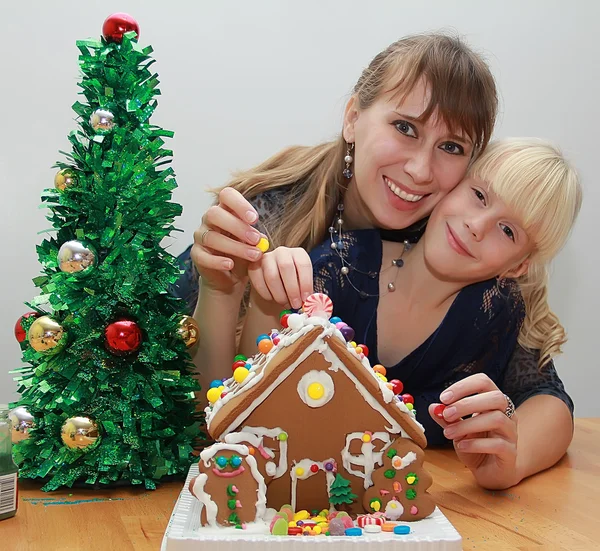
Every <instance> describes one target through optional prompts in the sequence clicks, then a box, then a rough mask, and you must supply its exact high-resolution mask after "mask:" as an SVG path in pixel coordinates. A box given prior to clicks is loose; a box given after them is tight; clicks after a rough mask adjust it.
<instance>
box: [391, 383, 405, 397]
mask: <svg viewBox="0 0 600 551" xmlns="http://www.w3.org/2000/svg"><path fill="white" fill-rule="evenodd" d="M390 384H391V385H392V388H393V391H394V394H402V391H403V390H404V385H403V384H402V381H399V380H398V379H392V380H391V381H390Z"/></svg>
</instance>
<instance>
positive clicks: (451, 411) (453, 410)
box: [444, 406, 456, 419]
mask: <svg viewBox="0 0 600 551" xmlns="http://www.w3.org/2000/svg"><path fill="white" fill-rule="evenodd" d="M455 413H456V408H455V407H454V406H452V407H449V408H446V409H445V410H444V418H445V419H452V417H454V415H455Z"/></svg>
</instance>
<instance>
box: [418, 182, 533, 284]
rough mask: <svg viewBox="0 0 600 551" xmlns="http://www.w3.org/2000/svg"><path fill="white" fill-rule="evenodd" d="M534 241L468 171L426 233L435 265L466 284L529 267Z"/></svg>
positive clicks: (448, 277)
mask: <svg viewBox="0 0 600 551" xmlns="http://www.w3.org/2000/svg"><path fill="white" fill-rule="evenodd" d="M533 248H534V241H533V240H532V239H531V238H530V236H529V235H528V234H527V232H526V231H525V230H524V229H523V225H522V223H521V221H520V220H519V219H518V218H517V217H516V216H515V213H514V212H513V211H512V209H510V208H509V207H508V205H507V204H506V203H505V202H504V201H503V200H502V199H501V198H500V197H498V196H497V195H495V194H494V192H493V191H492V190H491V189H490V187H489V185H488V184H487V183H486V182H483V181H481V180H479V179H476V178H472V177H467V178H466V179H465V180H463V181H462V182H461V183H460V184H459V185H458V186H457V187H456V188H455V189H454V190H453V191H452V192H451V193H449V194H448V195H447V196H446V197H444V199H443V200H442V201H441V202H440V203H439V204H438V206H437V207H436V208H435V209H434V211H433V213H432V214H431V217H430V218H429V222H428V224H427V230H425V235H424V236H423V251H424V255H425V261H426V262H427V265H428V266H429V268H430V269H431V270H432V271H433V272H434V273H436V274H437V275H438V276H440V277H442V278H443V279H446V280H449V281H459V282H462V283H465V284H470V283H475V282H478V281H485V280H486V279H490V278H493V277H496V276H505V277H518V276H520V275H522V274H523V273H525V272H526V271H527V267H528V264H529V261H528V257H529V255H530V254H531V252H532V250H533Z"/></svg>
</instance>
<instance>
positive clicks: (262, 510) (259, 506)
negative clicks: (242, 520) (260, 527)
mask: <svg viewBox="0 0 600 551" xmlns="http://www.w3.org/2000/svg"><path fill="white" fill-rule="evenodd" d="M246 463H248V466H249V467H250V472H251V473H252V476H253V477H254V480H256V482H257V483H258V488H257V489H256V516H255V517H254V520H255V521H258V520H262V519H264V518H265V516H266V513H267V485H266V484H265V479H264V478H263V475H262V474H260V471H259V470H258V466H257V464H256V459H254V457H252V456H251V455H248V456H246Z"/></svg>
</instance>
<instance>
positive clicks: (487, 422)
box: [444, 410, 517, 442]
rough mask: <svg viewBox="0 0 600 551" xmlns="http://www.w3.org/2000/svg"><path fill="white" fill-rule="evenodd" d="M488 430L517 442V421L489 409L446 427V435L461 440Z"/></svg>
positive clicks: (451, 438)
mask: <svg viewBox="0 0 600 551" xmlns="http://www.w3.org/2000/svg"><path fill="white" fill-rule="evenodd" d="M486 432H494V433H495V434H498V435H500V436H501V437H503V438H504V439H506V440H508V441H511V442H516V439H517V425H516V423H515V422H514V421H513V420H512V419H509V418H508V417H507V416H506V415H504V413H502V412H500V411H498V410H495V411H487V412H485V413H482V414H481V415H477V416H476V417H471V418H470V419H463V420H461V421H459V422H458V423H452V424H450V425H447V426H446V427H445V428H444V436H445V437H446V438H449V439H450V440H460V439H462V438H464V437H465V436H468V435H470V434H475V433H486Z"/></svg>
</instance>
